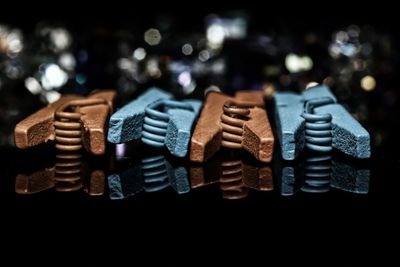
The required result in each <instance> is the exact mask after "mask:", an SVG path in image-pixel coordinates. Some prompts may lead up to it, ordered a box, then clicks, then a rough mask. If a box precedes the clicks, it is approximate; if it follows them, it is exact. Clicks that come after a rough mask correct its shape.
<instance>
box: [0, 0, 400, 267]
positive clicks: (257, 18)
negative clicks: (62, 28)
mask: <svg viewBox="0 0 400 267" xmlns="http://www.w3.org/2000/svg"><path fill="white" fill-rule="evenodd" d="M265 4H267V5H268V3H265ZM38 5H39V4H38V3H36V4H35V6H36V8H37V9H35V10H33V9H32V10H31V9H30V8H29V7H26V8H25V10H24V14H22V12H20V9H19V8H15V7H10V10H12V11H9V12H6V13H3V14H2V16H1V17H0V22H2V23H6V24H10V25H13V26H16V27H19V28H21V29H22V30H23V31H24V32H28V33H29V32H30V31H32V30H33V29H34V25H35V24H36V23H37V22H38V21H42V20H48V21H52V22H57V23H61V24H64V25H66V26H67V27H68V28H69V29H70V30H71V31H72V33H74V34H75V35H76V36H78V38H80V40H82V42H81V44H84V45H89V46H92V47H94V48H96V47H100V51H104V50H105V49H107V47H112V46H113V44H112V43H107V41H109V39H108V37H107V34H105V35H101V34H100V35H96V34H92V35H89V36H90V37H87V36H85V33H93V32H96V30H99V31H105V32H106V33H110V32H113V31H115V30H117V29H121V28H127V29H129V28H132V29H135V31H138V32H140V31H141V30H143V29H146V28H148V27H150V26H152V25H153V23H154V21H155V20H156V18H158V17H160V16H165V17H167V18H168V19H170V20H171V21H172V25H173V26H172V27H171V28H172V29H173V30H174V33H175V34H177V35H179V34H190V32H191V31H192V29H201V28H202V27H203V26H204V24H203V23H204V16H205V15H207V14H209V13H210V11H211V12H213V13H218V14H224V13H226V10H228V8H227V7H223V6H221V7H215V8H210V5H211V4H210V3H206V2H196V3H191V2H186V3H181V4H177V5H182V8H177V7H172V5H168V6H167V4H162V5H159V4H154V5H153V4H147V5H146V4H143V3H140V4H139V3H137V4H135V3H131V4H130V5H129V6H128V5H127V4H125V3H117V2H114V1H113V3H107V4H93V5H91V6H90V8H87V7H83V5H82V4H81V5H80V4H79V3H74V4H72V3H69V4H67V3H60V5H59V6H57V7H55V8H50V9H47V7H46V8H45V7H43V10H42V9H41V7H38ZM42 5H44V6H45V5H47V4H45V3H43V4H42ZM55 5H57V4H55ZM135 5H137V7H135ZM311 5H312V6H311ZM348 5H349V4H348V3H346V2H336V1H335V2H333V1H332V2H327V3H326V4H322V3H321V4H318V7H319V8H320V9H319V10H318V9H316V8H315V6H314V4H308V3H307V4H306V3H296V4H295V5H293V4H290V3H280V4H277V3H273V4H271V6H270V8H264V7H259V6H251V7H247V8H245V10H246V11H247V13H248V14H249V17H250V19H249V21H250V25H249V29H251V31H254V32H257V31H271V30H272V31H276V32H280V33H281V32H285V33H288V34H291V35H293V36H301V35H302V34H304V33H306V32H309V31H315V32H317V33H320V34H322V35H329V34H330V33H331V32H332V31H333V30H335V29H338V28H341V27H345V26H347V25H349V24H358V25H363V24H369V25H372V26H373V27H374V28H375V29H376V30H377V31H379V32H381V33H385V34H388V35H390V36H391V37H392V38H393V43H394V44H395V46H397V43H398V35H397V32H396V27H397V23H396V14H394V13H395V12H396V11H395V9H393V8H391V7H390V6H388V5H387V4H385V3H383V2H381V1H380V2H379V3H373V4H369V3H359V4H358V3H354V4H353V5H354V6H352V7H350V6H348ZM64 6H65V7H64ZM289 8H290V9H289ZM229 9H231V8H229ZM233 10H238V9H237V8H233ZM93 36H94V37H93ZM99 36H100V37H99ZM93 38H94V39H93ZM102 41H105V43H103V44H102V43H101V42H102ZM96 42H100V43H96ZM103 46H104V47H103ZM108 56H109V55H105V57H108ZM96 60H98V61H97V63H99V62H102V60H105V59H104V58H98V59H96ZM393 60H394V61H395V62H396V64H395V66H398V63H399V59H398V58H397V59H393ZM394 73H397V70H396V71H395V72H394ZM396 78H397V77H395V76H390V77H385V78H384V79H385V80H384V81H385V84H386V85H387V86H388V87H389V88H390V89H393V92H394V97H396V98H397V99H398V97H399V90H398V88H395V87H397V86H398V85H397V80H396ZM89 82H90V83H91V85H93V87H96V86H100V85H105V87H111V86H113V85H114V80H113V79H112V78H111V79H110V78H107V77H99V79H98V80H96V79H93V80H91V81H89ZM394 89H395V90H394ZM383 95H384V90H382V91H377V92H375V93H373V94H372V95H369V96H368V97H367V100H366V101H367V102H368V105H369V107H370V108H371V116H370V117H369V118H368V120H367V121H365V124H364V125H366V127H367V129H368V130H369V131H370V133H371V135H372V139H373V138H374V134H375V133H376V132H379V133H381V134H383V136H384V137H385V138H384V139H383V141H382V143H380V144H379V146H373V152H372V158H371V160H369V161H367V163H366V164H367V165H369V167H370V171H371V179H370V181H371V182H370V192H369V194H368V195H357V194H351V193H346V192H341V191H338V190H337V191H335V190H333V191H331V192H329V193H328V194H324V195H310V194H296V195H295V196H294V197H288V198H284V197H281V196H280V195H279V192H278V191H277V190H275V191H274V192H272V193H267V194H264V193H257V192H253V193H252V194H250V196H249V197H248V198H247V199H245V200H243V201H239V202H229V201H224V200H222V199H221V197H220V192H219V191H218V188H215V187H214V188H211V189H204V190H203V189H202V190H197V191H196V190H195V191H193V193H190V194H186V195H180V196H178V195H176V194H175V193H174V192H173V191H172V190H165V191H161V192H159V193H157V194H141V195H137V196H135V197H133V198H130V199H128V200H126V201H114V202H111V201H109V200H108V199H107V198H88V197H87V196H86V195H85V194H84V193H83V192H76V193H72V194H68V195H63V194H57V193H56V192H54V191H49V192H45V193H40V194H37V195H33V196H16V195H15V194H14V191H13V190H14V180H13V178H12V175H15V173H16V172H17V170H18V169H19V168H20V166H21V165H20V164H24V162H25V163H26V162H27V161H29V160H31V159H32V157H37V155H40V156H39V157H46V154H45V153H46V152H44V151H43V150H39V152H37V151H33V152H29V153H26V152H25V151H23V152H21V151H16V150H15V149H14V148H4V149H1V153H0V159H1V162H2V163H1V168H2V170H3V173H2V176H4V177H2V178H4V179H2V181H0V183H1V187H0V198H1V203H2V204H1V206H2V210H3V216H4V218H5V222H6V226H4V227H3V231H7V229H10V227H11V229H13V230H12V231H11V232H12V234H11V235H12V236H15V237H14V240H19V242H20V244H23V246H24V247H27V246H29V247H32V246H34V245H35V243H36V240H39V239H41V238H43V237H46V240H49V242H57V241H62V242H65V243H66V242H74V243H86V242H87V243H90V244H91V243H97V246H99V245H105V246H106V245H110V244H119V242H118V241H119V240H121V239H122V240H126V241H127V242H128V244H129V246H132V247H136V246H144V247H147V248H148V249H149V250H153V249H154V250H155V251H156V250H157V249H160V247H163V248H167V247H170V246H172V242H177V244H178V245H177V247H182V246H185V245H186V244H191V243H198V244H199V243H200V242H204V245H202V248H201V249H199V250H196V252H194V251H192V252H191V253H189V255H191V256H195V257H196V258H202V257H207V256H210V255H215V254H219V253H218V252H216V251H219V250H221V251H222V250H224V249H228V250H230V253H229V257H232V256H234V255H235V254H236V253H241V252H242V251H243V254H245V255H241V257H242V258H243V257H245V258H246V259H251V258H257V256H254V254H256V255H259V256H258V257H260V258H261V260H262V261H265V258H266V257H268V251H267V250H264V248H267V247H269V246H271V245H274V244H276V246H278V247H279V248H278V249H277V248H276V246H275V249H277V250H278V251H281V252H282V250H286V249H290V248H291V249H294V250H297V249H299V250H300V249H301V247H304V243H303V242H309V245H308V250H309V251H308V253H310V254H313V253H316V254H320V255H326V256H327V257H333V258H334V257H339V258H340V257H342V256H350V258H353V259H354V258H357V259H358V257H360V258H364V259H365V257H367V255H366V254H367V251H368V249H371V248H372V247H374V246H375V245H377V244H380V245H382V246H383V247H385V245H386V244H387V243H386V240H390V239H395V238H396V236H397V235H398V230H397V227H396V224H398V220H397V219H395V217H396V213H397V210H398V204H395V203H398V192H397V191H398V187H397V185H398V181H397V178H398V173H399V162H400V157H399V155H398V151H399V149H400V145H399V144H400V142H399V141H398V133H397V129H398V126H399V120H398V114H400V113H399V105H398V104H396V105H394V106H390V107H386V106H384V101H380V99H382V98H383ZM363 101H364V100H363ZM382 110H383V111H382ZM381 112H383V113H384V114H385V116H380V113H381ZM59 236H62V237H59ZM47 238H48V239H47ZM110 239H111V241H109V240H110ZM106 240H107V241H106ZM172 240H174V241H172ZM372 240H374V241H373V242H372ZM256 242H257V244H256ZM57 243H58V242H57ZM327 243H331V244H333V243H337V244H339V245H338V246H337V248H336V250H329V249H327V250H325V249H324V248H325V246H324V245H322V246H321V245H320V244H327ZM228 244H229V245H228ZM370 245H371V246H370ZM97 246H96V247H97ZM77 247H79V245H77ZM117 247H119V246H117ZM154 247H157V248H156V249H155V248H154ZM169 249H171V248H169ZM145 250H146V249H145ZM247 250H250V251H251V252H249V253H246V252H247ZM359 250H361V251H362V252H361V253H360V254H358V253H357V252H355V251H359ZM122 251H123V250H122ZM197 251H198V252H197ZM310 251H312V252H310ZM147 252H149V251H147ZM193 252H194V253H193ZM180 254H181V253H179V252H176V253H175V254H172V255H171V254H170V258H169V260H170V261H172V262H175V260H174V257H175V258H180V257H181V255H180ZM182 254H183V253H182ZM220 256H221V255H220ZM182 257H183V256H182ZM227 257H228V256H227ZM171 258H172V260H171Z"/></svg>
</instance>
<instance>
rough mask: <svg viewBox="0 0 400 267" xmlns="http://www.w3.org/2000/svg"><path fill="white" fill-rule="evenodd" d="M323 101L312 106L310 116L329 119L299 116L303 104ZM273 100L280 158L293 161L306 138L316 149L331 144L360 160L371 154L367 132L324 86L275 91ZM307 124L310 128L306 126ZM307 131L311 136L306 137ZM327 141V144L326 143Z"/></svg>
mask: <svg viewBox="0 0 400 267" xmlns="http://www.w3.org/2000/svg"><path fill="white" fill-rule="evenodd" d="M325 100H327V101H326V104H323V105H320V106H317V107H315V108H314V110H313V112H314V114H312V115H316V116H322V117H323V116H326V115H327V116H329V115H330V117H331V121H329V122H328V123H327V124H326V123H325V124H324V123H323V121H317V122H316V123H308V122H307V121H306V119H305V118H304V117H303V116H302V115H303V114H304V109H305V104H306V103H307V102H312V101H325ZM274 101H275V121H276V127H277V134H278V139H279V143H280V146H281V151H282V157H283V159H285V160H294V159H295V158H296V157H297V156H298V154H299V153H300V152H301V151H302V150H303V148H304V147H305V146H306V145H307V140H310V141H309V143H310V144H309V146H310V147H311V148H314V147H316V145H315V144H317V146H318V148H317V149H321V148H322V149H323V150H329V147H333V148H336V149H338V150H340V151H342V152H343V153H345V154H347V155H350V156H352V157H356V158H360V159H365V158H369V157H370V156H371V148H370V136H369V133H368V132H367V131H366V130H365V129H364V128H363V127H362V126H361V124H360V123H359V122H358V121H356V120H355V119H354V118H353V117H352V116H351V114H350V113H349V112H348V111H347V110H346V109H345V108H344V107H343V106H341V105H340V104H338V103H337V100H336V98H335V96H334V95H333V94H332V93H331V91H330V90H329V89H328V87H326V86H325V85H319V86H315V87H312V88H310V89H307V90H306V91H305V92H303V93H302V94H295V93H288V92H286V93H284V92H281V93H279V92H278V93H275V96H274ZM318 123H319V124H318ZM328 124H330V125H329V127H327V128H324V129H322V128H323V125H328ZM308 125H310V126H308ZM318 126H321V127H318ZM307 127H311V128H310V129H306V128H307ZM310 130H311V131H310ZM313 130H314V131H313ZM307 132H310V133H311V135H312V136H310V137H308V136H307V134H306V133H307ZM325 134H328V135H325ZM327 140H329V142H330V143H328V142H326V143H325V141H327Z"/></svg>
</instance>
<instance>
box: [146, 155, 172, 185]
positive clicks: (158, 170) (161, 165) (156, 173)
mask: <svg viewBox="0 0 400 267" xmlns="http://www.w3.org/2000/svg"><path fill="white" fill-rule="evenodd" d="M142 175H143V178H144V190H145V191H146V192H156V191H160V190H162V189H164V188H166V187H168V186H169V180H168V171H167V166H166V165H165V158H164V156H162V155H160V156H154V157H149V158H145V159H142Z"/></svg>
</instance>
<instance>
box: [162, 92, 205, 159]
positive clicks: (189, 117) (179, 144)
mask: <svg viewBox="0 0 400 267" xmlns="http://www.w3.org/2000/svg"><path fill="white" fill-rule="evenodd" d="M183 102H184V103H187V104H190V105H191V106H192V108H193V111H188V110H184V109H169V110H168V111H167V113H168V114H169V115H170V120H169V123H168V128H167V134H166V138H165V145H166V147H167V148H168V150H169V151H170V152H171V154H172V155H174V156H176V157H185V156H186V155H187V153H188V150H189V143H190V138H191V136H192V128H193V124H194V122H195V120H196V118H197V117H198V115H199V112H200V109H201V105H202V102H201V101H199V100H184V101H183Z"/></svg>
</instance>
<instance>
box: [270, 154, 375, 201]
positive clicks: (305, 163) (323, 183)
mask: <svg viewBox="0 0 400 267" xmlns="http://www.w3.org/2000/svg"><path fill="white" fill-rule="evenodd" d="M366 164H367V162H366V161H362V160H355V159H350V158H347V157H344V156H341V155H335V156H333V157H332V156H331V155H326V154H318V153H311V152H307V153H305V154H304V155H302V157H301V158H300V159H299V160H298V161H295V162H291V161H284V160H282V159H280V160H276V161H275V168H276V173H277V174H278V177H280V180H279V182H278V183H279V187H280V193H281V195H282V196H291V195H294V194H295V193H296V192H298V191H302V192H307V193H326V192H328V191H330V189H331V188H336V189H339V190H342V191H347V192H351V193H356V194H367V193H368V191H369V177H370V170H369V168H368V166H366Z"/></svg>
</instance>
